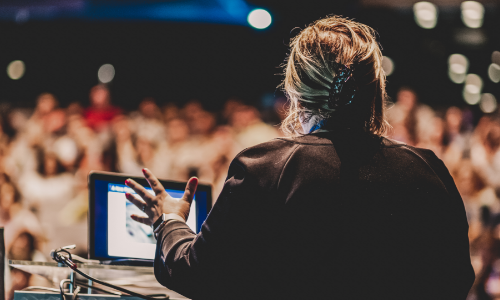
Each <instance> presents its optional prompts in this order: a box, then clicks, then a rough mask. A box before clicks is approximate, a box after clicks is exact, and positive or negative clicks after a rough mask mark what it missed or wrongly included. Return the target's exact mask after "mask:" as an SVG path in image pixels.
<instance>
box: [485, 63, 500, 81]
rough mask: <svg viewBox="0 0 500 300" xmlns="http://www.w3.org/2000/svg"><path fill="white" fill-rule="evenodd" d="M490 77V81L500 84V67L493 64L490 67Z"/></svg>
mask: <svg viewBox="0 0 500 300" xmlns="http://www.w3.org/2000/svg"><path fill="white" fill-rule="evenodd" d="M488 77H490V80H491V81H493V82H495V83H499V82H500V66H499V65H497V64H495V63H493V64H491V65H490V66H489V67H488Z"/></svg>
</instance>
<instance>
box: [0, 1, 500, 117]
mask: <svg viewBox="0 0 500 300" xmlns="http://www.w3.org/2000/svg"><path fill="white" fill-rule="evenodd" d="M7 2H8V1H7ZM28 2H29V1H28ZM107 2H110V3H114V4H116V3H117V2H116V1H114V2H113V1H107ZM146 2H147V1H146ZM149 2H151V1H149ZM153 2H155V1H153ZM156 2H159V1H156ZM246 2H247V3H248V4H249V5H251V6H252V7H262V8H265V9H267V10H269V12H270V13H271V14H272V16H273V23H272V24H271V26H270V27H269V28H268V29H265V30H256V29H253V28H251V27H250V26H248V25H245V24H238V25H231V24H214V23H206V22H187V21H184V22H183V21H164V20H147V19H145V18H142V19H141V18H136V19H133V18H132V19H123V18H109V19H106V18H82V17H71V16H69V17H68V16H66V17H59V18H54V19H35V18H34V19H28V20H25V21H23V22H19V21H18V22H16V21H15V20H13V19H12V20H9V19H8V18H6V17H4V18H2V20H1V21H0V41H1V42H0V101H1V102H3V103H12V104H13V105H14V106H25V107H33V106H34V104H35V100H36V96H37V95H38V94H40V93H42V92H51V93H54V94H55V95H56V97H57V98H58V99H59V102H60V103H61V105H62V106H65V105H68V104H69V103H71V102H73V101H79V102H80V103H81V104H82V105H84V106H86V105H88V91H89V89H90V87H91V86H93V85H95V84H97V83H98V79H97V70H98V69H99V67H100V66H101V65H102V64H105V63H110V64H112V65H113V66H114V67H115V70H116V76H115V78H114V80H113V81H112V83H111V84H110V88H111V91H112V97H113V102H114V103H115V104H117V105H119V106H122V107H124V108H125V109H128V110H131V109H135V108H136V107H137V105H138V103H139V101H140V100H141V99H142V98H144V97H146V96H152V97H154V98H156V100H157V101H158V103H159V104H164V103H167V102H176V103H178V104H182V103H184V102H185V101H188V100H190V99H198V100H200V101H201V102H202V103H203V104H204V106H205V107H206V108H207V109H209V110H217V109H220V107H221V106H222V104H223V103H224V101H226V100H227V99H228V98H230V97H237V98H241V99H243V100H245V101H247V102H248V103H251V104H255V105H260V104H261V103H262V98H263V97H265V96H266V95H267V97H268V98H269V97H270V96H274V97H279V96H281V95H282V93H281V91H280V90H279V88H277V86H278V85H279V83H280V81H281V79H282V77H281V76H280V73H281V72H282V69H281V68H280V65H281V64H282V63H283V62H284V59H285V57H286V55H287V52H288V47H287V44H288V42H289V40H290V38H291V37H293V36H294V35H295V34H297V33H298V32H299V31H300V28H304V27H305V26H306V25H307V24H309V23H311V22H313V21H314V20H316V19H318V18H321V17H324V16H326V15H329V14H339V15H343V16H347V17H350V18H355V19H356V20H358V21H360V22H362V23H365V24H367V25H369V26H372V27H373V28H374V29H375V30H377V31H378V33H379V35H380V43H381V45H382V47H383V54H384V55H386V56H389V57H390V58H392V59H393V61H394V63H395V71H394V73H393V74H392V75H390V76H389V77H388V78H387V79H388V92H389V95H390V96H392V97H394V96H395V93H396V91H397V89H398V88H399V87H401V86H403V85H408V86H411V87H413V88H414V89H415V90H416V91H417V93H418V94H419V97H420V101H422V102H424V103H427V104H429V105H431V106H433V107H435V108H439V107H444V106H449V105H457V106H465V105H466V103H465V102H464V100H463V98H462V90H463V84H455V83H453V82H451V80H450V79H449V78H448V63H447V60H448V56H449V55H451V54H453V53H461V54H464V55H465V56H466V57H467V58H468V59H469V62H470V66H469V73H475V74H478V75H479V76H481V77H482V78H483V81H484V88H483V92H488V93H492V94H494V95H495V96H496V97H497V99H500V84H495V83H493V82H491V81H490V80H489V79H488V76H487V69H488V66H489V64H490V63H491V53H492V52H493V51H494V50H500V33H499V29H500V18H499V17H500V14H499V10H498V9H497V6H496V5H485V8H486V10H485V17H484V18H485V19H484V20H485V21H484V25H483V27H482V28H481V29H476V30H472V29H467V28H466V27H465V25H463V23H462V21H461V19H460V7H459V5H458V6H450V7H445V8H444V9H440V13H439V19H438V24H437V26H436V28H434V29H423V28H420V27H418V25H417V24H416V22H415V20H414V16H413V10H412V7H411V6H409V7H403V8H395V7H373V6H366V5H365V4H363V3H361V2H359V1H335V2H334V1H316V0H310V1H300V2H295V1H261V0H258V1H246ZM2 3H4V4H5V1H4V2H2V1H0V8H1V4H2ZM16 3H17V2H16ZM123 3H127V1H124V2H123ZM8 4H9V5H10V4H12V2H9V3H8ZM28 4H29V3H28ZM297 27H298V28H297ZM294 28H296V29H294ZM467 30H469V31H472V34H482V35H484V36H485V37H486V42H484V43H482V44H480V45H473V44H468V43H466V42H465V43H464V42H463V41H462V42H460V39H459V38H457V36H459V35H460V34H463V33H464V32H466V31H467ZM13 60H22V61H24V62H25V64H26V73H25V75H24V77H22V78H21V79H20V80H11V79H10V78H9V77H8V76H7V74H6V72H5V70H6V67H7V65H8V64H9V63H10V62H11V61H13ZM474 109H476V108H474Z"/></svg>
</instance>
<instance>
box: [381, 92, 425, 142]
mask: <svg viewBox="0 0 500 300" xmlns="http://www.w3.org/2000/svg"><path fill="white" fill-rule="evenodd" d="M387 118H388V121H389V123H390V124H391V125H392V126H393V128H394V129H393V130H392V132H391V138H393V139H395V140H398V141H401V142H404V143H407V144H409V145H416V144H417V143H418V142H419V139H420V138H423V137H424V136H425V132H426V130H425V129H426V128H425V127H426V124H427V123H428V122H432V119H433V118H434V112H433V111H432V109H431V108H430V107H428V106H427V105H423V104H419V103H418V98H417V94H416V92H415V91H414V90H413V89H411V88H410V87H406V86H404V87H402V88H400V89H399V91H398V93H397V96H396V103H395V104H394V105H393V106H392V107H391V108H390V109H388V110H387Z"/></svg>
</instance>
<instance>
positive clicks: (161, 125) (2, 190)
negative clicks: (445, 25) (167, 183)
mask: <svg viewBox="0 0 500 300" xmlns="http://www.w3.org/2000/svg"><path fill="white" fill-rule="evenodd" d="M89 98H90V103H91V106H90V107H89V108H87V109H83V108H82V107H81V106H80V105H79V104H77V103H72V104H70V105H69V106H68V107H67V108H60V107H59V105H58V101H57V99H56V98H55V97H54V95H52V94H48V93H44V94H41V95H40V96H39V97H38V100H37V104H36V107H35V108H34V110H33V111H32V112H29V111H27V110H23V109H16V108H13V109H11V110H10V111H7V112H4V115H0V121H1V122H0V226H3V227H5V230H6V233H5V239H6V251H7V253H8V256H9V258H10V259H23V260H47V259H48V258H49V257H48V255H49V251H50V249H53V248H56V247H60V246H64V245H68V244H76V245H77V250H76V253H77V254H79V255H81V256H86V250H87V245H86V243H87V240H86V237H87V223H86V222H87V220H86V214H87V211H88V191H87V184H86V176H87V174H88V172H89V171H90V170H101V171H112V172H123V173H127V174H132V175H139V176H141V175H142V172H141V169H142V168H144V167H147V168H149V169H151V170H152V171H153V172H154V173H155V174H156V175H157V176H158V177H160V178H164V179H172V180H179V181H183V180H187V179H189V177H191V176H198V177H199V178H200V180H201V181H202V182H206V183H210V184H212V185H213V193H214V195H213V196H214V197H213V199H214V201H215V200H216V196H217V195H218V193H219V192H220V190H221V189H222V186H223V184H224V181H225V176H226V173H227V169H228V167H229V163H230V162H231V160H232V159H233V157H234V156H235V155H236V154H237V153H238V152H240V151H241V150H243V149H244V148H246V147H249V146H252V145H255V144H257V143H261V142H265V141H267V140H270V139H272V138H275V137H279V136H280V135H281V133H280V132H279V131H278V129H277V128H278V127H277V126H276V125H277V123H278V122H279V118H280V116H282V115H283V113H282V111H283V109H284V108H285V106H286V103H285V101H284V100H283V99H282V98H280V99H277V101H276V104H275V105H274V109H275V111H273V112H272V115H273V116H271V117H269V111H263V112H261V111H259V110H258V109H257V108H255V107H253V106H248V105H246V104H244V103H242V102H241V101H239V100H237V99H229V100H228V101H227V102H226V104H225V106H224V108H223V110H222V111H220V112H210V111H207V110H205V109H204V107H203V105H202V104H201V103H200V102H199V101H197V100H192V101H189V102H188V103H186V104H185V105H184V106H183V107H178V106H176V105H175V104H173V103H168V104H166V105H165V106H163V107H160V106H159V105H158V104H157V103H156V101H155V100H154V99H153V98H150V97H148V98H144V99H143V100H142V101H141V102H140V103H139V105H138V110H137V111H133V112H128V113H125V112H124V111H123V110H122V109H121V108H119V107H116V106H113V105H112V104H111V97H110V92H109V90H108V88H107V87H106V86H104V85H98V86H95V87H93V88H92V89H91V91H90V96H89ZM474 117H477V118H478V119H477V122H476V123H477V125H476V126H475V128H474V123H475V122H474ZM263 118H265V119H266V120H275V121H274V122H272V124H269V123H265V122H264V121H263ZM388 119H389V121H390V123H391V125H392V130H391V132H390V133H389V137H390V138H392V139H396V140H399V141H402V142H405V143H407V144H409V145H413V146H417V147H422V148H427V149H431V150H433V151H434V153H435V154H436V155H437V156H438V157H439V158H441V159H442V160H443V161H444V162H445V164H446V165H447V167H448V169H449V171H450V173H451V174H452V176H453V177H454V179H455V182H456V184H457V187H458V189H459V191H460V193H461V194H462V197H463V200H464V205H465V208H466V212H467V219H468V221H469V224H470V232H469V237H470V242H471V256H472V261H473V265H474V268H475V270H476V273H477V274H478V280H479V281H477V282H476V284H475V286H474V288H473V291H472V293H471V295H472V296H471V297H475V298H470V299H488V298H485V297H487V296H488V295H490V296H491V293H497V288H496V285H495V280H497V279H496V277H495V276H497V274H500V271H498V269H499V268H498V265H499V263H500V259H499V257H500V248H499V247H498V246H497V245H496V244H497V243H498V240H499V234H498V233H499V232H500V230H499V228H500V227H499V226H498V223H499V220H500V201H499V196H500V119H499V118H498V117H497V115H496V113H492V114H488V115H483V116H474V114H473V113H472V111H471V110H469V109H468V108H463V109H462V108H459V107H450V108H447V109H446V110H443V111H440V110H433V109H432V108H431V107H429V106H427V105H423V104H420V103H419V101H418V97H417V94H416V92H415V91H414V90H412V89H411V88H409V87H403V88H402V89H401V90H400V91H399V92H398V93H397V96H396V101H395V103H394V104H393V105H391V107H390V108H389V110H388ZM21 182H22V186H23V189H19V187H20V186H21V184H20V183H21ZM497 277H499V276H497ZM498 280H500V279H498ZM32 281H33V279H32V278H31V276H29V275H28V274H26V273H23V272H20V271H19V272H18V271H15V270H14V269H13V270H12V272H11V274H10V288H11V289H10V291H11V292H10V293H9V294H8V295H9V297H10V299H12V296H13V293H12V291H13V290H14V289H21V288H23V287H25V286H27V285H28V284H31V283H32ZM30 282H31V283H30ZM497 284H500V281H499V282H498V283H497ZM498 291H500V288H498Z"/></svg>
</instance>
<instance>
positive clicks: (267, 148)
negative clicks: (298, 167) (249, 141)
mask: <svg viewBox="0 0 500 300" xmlns="http://www.w3.org/2000/svg"><path fill="white" fill-rule="evenodd" d="M300 146H301V145H300V144H295V143H290V142H288V141H284V140H281V139H273V140H271V141H269V142H265V143H261V144H257V145H255V146H252V147H248V148H246V149H244V150H243V151H241V152H240V153H239V154H237V155H236V157H235V158H234V159H233V161H232V162H231V165H230V166H229V174H228V177H230V176H232V175H234V174H241V175H240V176H246V177H251V178H254V179H255V180H256V181H258V182H259V185H262V186H274V185H275V184H276V182H277V178H279V176H280V175H281V172H282V170H283V168H284V167H285V165H286V163H287V162H288V160H289V159H290V158H291V157H292V156H293V154H294V153H295V151H296V150H297V148H298V147H300Z"/></svg>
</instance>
